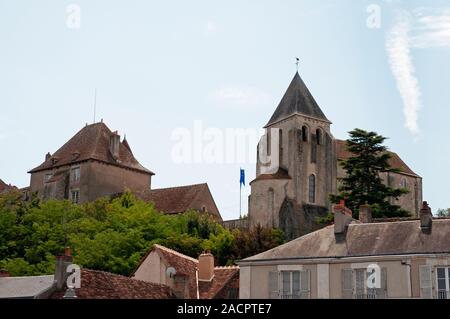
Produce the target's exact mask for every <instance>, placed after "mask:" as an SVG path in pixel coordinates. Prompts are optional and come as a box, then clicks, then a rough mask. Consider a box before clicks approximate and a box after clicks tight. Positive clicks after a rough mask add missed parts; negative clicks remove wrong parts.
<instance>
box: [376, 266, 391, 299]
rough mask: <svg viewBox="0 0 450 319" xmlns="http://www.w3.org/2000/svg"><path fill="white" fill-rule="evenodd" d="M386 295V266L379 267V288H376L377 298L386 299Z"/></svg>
mask: <svg viewBox="0 0 450 319" xmlns="http://www.w3.org/2000/svg"><path fill="white" fill-rule="evenodd" d="M387 297H388V291H387V268H386V267H383V268H381V288H380V289H378V294H377V298H378V299H386V298H387Z"/></svg>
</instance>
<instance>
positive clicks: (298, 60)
mask: <svg viewBox="0 0 450 319" xmlns="http://www.w3.org/2000/svg"><path fill="white" fill-rule="evenodd" d="M299 64H300V59H299V58H295V65H296V66H297V72H298V65H299Z"/></svg>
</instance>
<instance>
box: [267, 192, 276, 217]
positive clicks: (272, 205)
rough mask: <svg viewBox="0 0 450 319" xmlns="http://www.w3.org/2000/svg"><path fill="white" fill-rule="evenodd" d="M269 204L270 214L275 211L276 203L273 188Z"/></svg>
mask: <svg viewBox="0 0 450 319" xmlns="http://www.w3.org/2000/svg"><path fill="white" fill-rule="evenodd" d="M268 199H269V205H268V211H269V214H273V213H274V205H275V193H274V191H273V188H269V196H268Z"/></svg>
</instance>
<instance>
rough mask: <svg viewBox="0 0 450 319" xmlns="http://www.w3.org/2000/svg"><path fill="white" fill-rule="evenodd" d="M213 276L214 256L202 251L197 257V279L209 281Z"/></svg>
mask: <svg viewBox="0 0 450 319" xmlns="http://www.w3.org/2000/svg"><path fill="white" fill-rule="evenodd" d="M213 278H214V256H213V255H212V254H210V253H203V254H201V255H200V257H198V280H199V281H211V280H213Z"/></svg>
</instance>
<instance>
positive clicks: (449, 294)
mask: <svg viewBox="0 0 450 319" xmlns="http://www.w3.org/2000/svg"><path fill="white" fill-rule="evenodd" d="M437 299H450V290H439V291H438V295H437Z"/></svg>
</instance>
